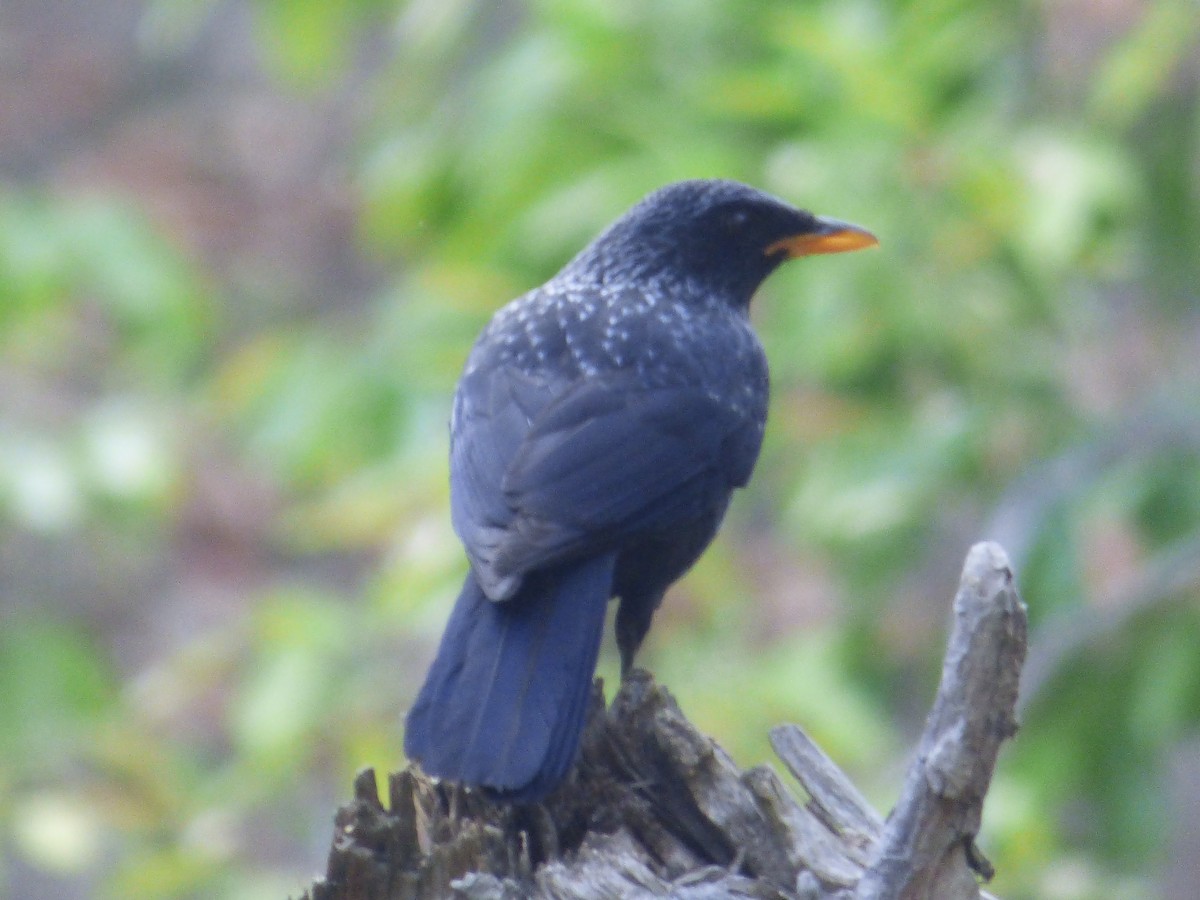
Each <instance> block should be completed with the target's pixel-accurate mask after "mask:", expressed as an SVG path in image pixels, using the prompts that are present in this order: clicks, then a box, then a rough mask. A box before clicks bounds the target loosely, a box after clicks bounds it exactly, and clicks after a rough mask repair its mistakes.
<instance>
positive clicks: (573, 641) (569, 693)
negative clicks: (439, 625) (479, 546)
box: [404, 554, 615, 802]
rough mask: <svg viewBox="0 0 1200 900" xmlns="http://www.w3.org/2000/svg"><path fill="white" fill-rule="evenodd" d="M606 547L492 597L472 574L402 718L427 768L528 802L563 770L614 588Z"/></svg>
mask: <svg viewBox="0 0 1200 900" xmlns="http://www.w3.org/2000/svg"><path fill="white" fill-rule="evenodd" d="M614 565H615V557H614V556H613V555H612V554H609V555H605V556H602V557H599V558H596V559H591V560H586V561H584V562H580V563H577V564H574V565H571V566H568V567H566V568H564V569H563V570H562V571H561V572H557V573H554V574H553V575H551V574H549V573H547V574H545V575H539V576H534V577H533V578H530V579H528V580H527V582H526V584H525V585H524V586H522V588H521V590H519V591H518V592H517V594H516V595H515V596H513V597H511V598H510V599H508V600H505V601H503V602H500V603H496V602H493V601H491V600H489V599H488V598H487V596H486V595H485V594H484V593H483V590H482V589H481V588H480V587H479V584H478V582H477V581H476V580H475V576H474V575H473V574H468V575H467V580H466V583H465V584H464V585H463V589H462V593H461V594H459V597H458V602H457V603H456V604H455V606H454V611H453V612H452V613H451V614H450V621H449V622H448V623H447V624H446V631H445V633H444V634H443V635H442V642H441V646H440V647H439V648H438V652H437V657H436V658H435V659H434V661H433V665H432V666H430V669H429V674H428V675H426V676H425V684H424V686H423V687H422V688H421V692H420V694H419V695H418V696H417V701H416V703H415V704H414V705H413V707H412V709H411V710H410V711H409V713H408V719H407V721H406V724H405V734H404V751H405V753H407V754H408V756H409V757H410V758H411V759H416V760H418V761H420V763H421V767H422V768H423V769H424V770H425V771H426V772H428V773H429V774H430V775H437V776H440V777H442V778H448V779H451V780H454V781H461V782H465V783H467V784H472V785H478V786H483V787H487V788H490V789H491V790H493V791H495V792H496V793H498V794H500V795H502V796H504V797H505V798H506V799H509V800H511V801H513V802H532V801H534V800H537V799H539V798H540V797H541V796H543V795H544V794H546V793H547V792H548V791H549V790H550V789H551V788H553V787H554V786H555V785H556V784H558V783H559V782H560V781H561V780H562V779H563V777H564V776H565V775H566V774H567V772H568V771H569V770H570V768H571V765H572V763H574V761H575V752H576V750H577V749H578V747H579V736H580V732H581V731H582V730H583V721H584V714H585V713H586V711H587V702H588V696H589V693H590V687H591V681H592V675H593V674H594V673H595V671H596V657H597V655H598V653H599V650H600V640H601V637H602V636H603V633H604V613H605V609H606V607H607V606H608V600H609V598H610V597H611V596H612V581H613V567H614Z"/></svg>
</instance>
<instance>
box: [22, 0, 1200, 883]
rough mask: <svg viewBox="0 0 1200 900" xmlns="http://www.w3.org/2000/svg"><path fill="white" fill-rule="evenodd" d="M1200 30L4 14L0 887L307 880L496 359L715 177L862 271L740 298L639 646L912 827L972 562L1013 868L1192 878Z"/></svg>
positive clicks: (549, 12)
mask: <svg viewBox="0 0 1200 900" xmlns="http://www.w3.org/2000/svg"><path fill="white" fill-rule="evenodd" d="M1198 49H1200V15H1197V9H1196V6H1195V3H1194V0H1105V2H1102V3H1097V2H1094V0H1027V2H1001V0H890V2H884V0H821V2H805V3H798V2H785V0H736V2H735V0H711V2H705V3H693V2H682V0H662V2H645V0H636V2H635V0H497V2H491V3H471V2H467V0H409V2H403V0H391V2H386V0H352V2H346V3H340V4H333V3H323V2H319V0H187V2H181V0H150V2H147V0H61V2H58V3H54V4H47V3H43V2H39V0H6V2H5V3H4V5H3V6H2V7H0V72H2V73H3V77H2V78H0V623H2V628H0V895H3V896H11V897H14V898H18V897H19V898H25V897H39V898H40V897H47V898H49V897H54V898H82V897H121V898H125V897H146V898H177V897H180V898H182V897H227V898H261V897H271V896H279V897H282V896H284V895H286V894H288V893H289V892H290V893H291V894H293V895H295V894H298V893H300V891H301V890H302V889H303V888H304V887H305V886H306V884H307V882H308V881H309V880H310V879H311V878H312V877H314V876H315V875H316V874H318V873H319V872H321V871H322V870H323V868H324V858H325V852H326V848H327V844H328V840H329V837H330V833H331V817H332V813H333V811H334V809H335V807H336V805H337V804H338V803H339V802H340V801H342V800H344V799H346V798H348V796H349V791H350V779H351V776H352V774H353V772H354V771H355V770H356V769H357V768H358V767H360V766H363V765H367V764H370V765H373V766H375V767H376V768H377V769H378V770H379V771H380V772H386V771H388V770H390V769H394V768H397V767H399V766H401V765H402V764H403V762H404V760H403V757H402V754H401V750H400V747H401V716H402V713H403V711H404V710H405V709H406V707H407V705H408V703H409V702H410V701H411V698H412V696H413V694H414V691H415V689H416V687H417V686H418V683H419V679H420V677H421V675H422V674H423V669H424V666H425V664H426V663H427V661H428V660H429V658H430V656H431V654H432V649H433V642H434V641H435V640H436V638H437V636H438V634H439V633H440V628H441V625H442V622H443V620H444V617H445V615H446V613H447V611H448V609H449V604H450V602H451V600H452V598H453V596H454V594H455V592H456V589H457V586H458V583H459V580H460V578H461V576H462V573H463V570H464V562H463V558H462V555H461V553H460V550H459V548H458V545H457V542H456V541H455V539H454V536H453V534H452V532H451V530H450V527H449V521H448V512H447V486H446V461H445V454H446V427H445V426H446V420H447V416H448V409H449V398H450V394H451V391H452V390H453V385H454V382H455V379H456V377H457V374H458V370H459V367H460V365H461V363H462V360H463V359H464V357H465V355H466V352H467V349H468V347H469V345H470V342H471V340H472V338H473V336H474V334H475V332H476V331H477V329H479V328H480V327H481V326H482V324H483V323H484V322H485V321H486V319H487V318H488V316H489V315H490V314H491V312H492V311H493V310H495V309H496V308H497V307H498V306H499V305H501V304H502V303H503V302H505V301H506V300H508V299H509V298H511V297H513V296H515V295H517V294H519V293H521V292H522V291H524V290H525V289H527V288H529V287H531V286H533V285H535V284H537V283H539V282H540V281H542V280H543V279H545V278H546V277H547V276H549V275H550V274H551V273H553V272H554V271H555V270H556V269H557V268H558V267H559V266H560V265H561V264H562V263H563V262H564V261H565V260H566V259H567V258H569V257H570V256H571V255H572V254H573V253H574V252H575V251H576V250H577V249H578V248H579V247H580V246H581V245H582V244H583V243H585V242H586V241H587V240H588V239H589V238H590V237H591V236H592V235H593V234H594V233H595V232H597V231H598V230H599V229H600V228H601V227H602V226H603V225H604V224H605V223H607V222H608V221H609V220H610V219H611V218H613V217H614V216H615V215H616V214H618V213H619V212H620V211H622V210H623V209H624V208H625V207H627V206H628V205H629V204H631V203H632V202H633V201H635V200H636V199H638V198H639V197H640V196H641V195H642V194H643V193H645V192H647V191H649V190H651V189H653V188H655V187H657V186H659V185H661V184H663V183H665V182H668V181H673V180H676V179H680V178H685V177H697V176H723V177H732V178H738V179H742V180H744V181H747V182H750V183H752V184H754V185H757V186H760V187H762V188H764V189H767V190H769V191H772V192H774V193H776V194H779V195H781V196H783V197H785V198H788V199H789V200H792V201H794V202H796V203H797V204H799V205H802V206H806V207H808V208H811V209H814V210H816V211H819V212H823V213H826V214H830V215H835V216H838V217H842V218H846V219H850V220H852V221H857V222H861V223H862V224H864V225H867V226H869V227H871V228H873V229H874V230H875V231H876V232H877V233H878V234H879V235H880V237H881V239H882V248H881V249H880V250H879V251H876V252H872V253H869V254H856V255H854V256H852V257H841V258H825V259H814V260H809V261H807V262H804V263H800V264H796V265H793V266H790V267H787V268H785V269H784V270H783V271H781V272H780V273H779V274H778V275H777V276H775V277H774V278H773V279H772V280H771V281H770V283H769V284H768V285H767V287H766V288H765V289H764V290H763V292H762V293H761V295H760V297H759V299H758V301H757V303H756V310H755V315H756V319H757V322H758V324H759V327H760V330H761V333H762V334H763V337H764V340H765V342H766V343H767V345H768V352H769V355H770V357H771V361H772V366H773V371H774V400H773V409H772V418H771V422H770V425H769V428H768V435H767V443H766V447H765V451H764V454H763V457H762V460H761V463H760V465H759V469H758V472H757V475H756V479H755V481H754V483H753V484H752V485H751V487H750V488H749V489H748V490H746V491H745V492H743V493H742V495H740V496H739V498H738V499H737V501H736V502H735V505H734V508H733V510H732V511H731V513H730V516H729V520H728V522H727V525H726V527H725V529H724V532H723V534H722V537H721V538H720V539H719V541H718V543H717V544H716V545H715V546H714V547H713V548H712V550H711V551H710V552H709V554H708V555H707V556H706V557H705V559H704V560H703V561H702V562H701V563H700V564H699V566H698V567H697V569H696V570H695V571H694V572H693V573H692V574H691V575H690V576H689V577H688V578H687V579H686V580H685V581H684V582H683V583H682V584H681V585H679V586H678V587H677V588H676V589H675V590H674V592H673V593H672V595H671V596H670V597H669V599H668V602H667V603H666V605H665V607H664V609H663V610H662V611H661V612H660V614H659V621H658V623H657V627H656V628H655V630H654V631H653V632H652V633H651V636H650V639H649V641H648V644H647V647H646V648H645V651H644V655H643V657H642V662H643V663H644V664H645V665H647V666H648V667H649V668H651V669H652V670H654V671H655V672H656V673H657V674H658V676H659V677H660V678H662V679H663V680H664V681H666V683H667V684H669V685H670V686H671V687H672V688H673V689H674V690H675V691H676V692H677V694H678V696H679V698H680V700H681V703H682V705H683V707H684V709H685V711H686V712H687V713H688V714H689V715H690V716H691V717H692V718H693V719H694V720H695V721H697V722H698V723H699V724H700V725H701V727H703V728H705V729H706V730H708V731H709V732H710V733H711V734H713V735H714V736H715V737H717V738H718V739H719V740H720V741H721V742H722V743H723V744H724V745H726V746H727V747H729V748H730V749H731V750H732V752H734V753H735V755H736V756H737V758H738V760H739V762H740V763H742V764H744V765H750V764H754V763H758V762H760V761H762V760H765V759H767V758H769V755H770V754H769V749H768V747H767V744H766V740H765V734H766V730H767V728H769V727H770V726H771V725H773V724H775V723H777V722H780V721H785V720H793V721H798V722H800V723H802V724H803V725H804V726H805V727H806V728H807V729H809V730H810V732H811V733H812V734H813V735H814V736H815V737H816V738H817V740H818V741H819V742H820V743H821V744H822V745H823V746H824V747H825V748H826V750H827V751H828V752H830V754H831V755H832V756H833V757H834V758H835V759H837V760H838V761H839V762H840V763H842V764H843V765H844V766H845V767H846V768H847V769H848V770H849V771H850V772H851V773H852V775H853V776H854V777H855V779H856V780H857V781H858V782H859V783H860V784H861V785H862V786H863V787H864V789H865V790H866V791H867V792H868V793H869V794H870V795H871V796H872V797H873V798H874V799H875V801H876V802H877V804H878V805H879V806H880V807H881V808H883V809H887V808H888V807H889V806H890V804H891V801H892V799H893V798H894V796H895V792H896V789H897V786H898V782H899V778H900V776H901V774H902V772H903V768H904V762H905V758H906V754H907V753H908V752H909V750H910V748H911V746H912V740H913V738H914V736H915V735H916V734H917V733H919V730H920V727H921V724H922V718H923V715H924V713H925V711H926V709H927V705H928V703H929V700H930V698H931V696H932V691H933V687H934V685H935V683H936V677H937V674H938V668H939V665H940V659H941V652H942V642H943V639H944V635H945V627H946V620H947V613H948V605H949V601H950V598H951V596H952V592H953V589H954V587H955V585H956V583H957V577H958V570H959V566H960V565H961V561H962V558H963V556H964V554H965V552H966V550H967V548H968V547H969V545H970V544H971V543H972V542H974V541H975V540H977V539H981V538H985V537H991V538H996V539H998V540H1000V541H1002V542H1003V543H1004V545H1005V546H1006V547H1007V549H1008V551H1009V552H1010V554H1011V556H1012V558H1013V561H1014V565H1015V568H1016V570H1017V573H1018V577H1019V580H1020V583H1021V585H1022V588H1023V592H1024V594H1025V597H1026V600H1027V601H1028V603H1029V607H1030V614H1031V617H1032V621H1033V625H1034V631H1033V642H1034V643H1033V650H1032V656H1031V659H1030V664H1029V668H1028V670H1027V677H1026V680H1025V685H1024V687H1025V701H1024V702H1025V710H1024V728H1023V730H1022V732H1021V734H1020V736H1019V737H1018V738H1017V740H1016V741H1015V742H1013V743H1012V744H1011V745H1010V746H1009V747H1008V748H1007V750H1006V752H1005V753H1004V755H1003V758H1002V764H1001V769H1000V771H999V772H998V774H997V778H996V783H995V786H994V788H993V791H992V795H991V797H990V799H989V804H988V807H987V811H986V821H985V830H984V833H983V835H982V837H981V844H982V846H983V848H984V850H985V852H987V853H988V854H989V855H990V856H991V858H992V859H993V861H994V862H995V863H996V866H997V868H998V870H999V876H998V877H997V880H996V882H995V885H994V887H995V890H996V892H997V893H998V894H1000V895H1001V896H1005V897H1009V898H1020V897H1029V898H1050V900H1082V898H1140V897H1151V896H1166V897H1193V896H1195V894H1194V889H1195V888H1194V886H1195V885H1196V884H1197V883H1200V862H1198V860H1200V812H1198V810H1200V727H1198V725H1200V652H1198V647H1200V604H1198V603H1197V599H1198V589H1200V412H1198V410H1200V406H1198V402H1197V395H1198V392H1200V313H1198V304H1197V300H1198V287H1197V286H1198V285H1200V252H1198V251H1200V215H1198V213H1197V209H1198V205H1200V53H1198ZM602 671H603V673H604V674H606V675H607V676H608V678H609V680H610V683H611V681H612V678H613V676H614V674H615V664H614V661H613V658H612V656H611V648H606V656H605V660H604V662H603V664H602Z"/></svg>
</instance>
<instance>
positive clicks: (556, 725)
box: [404, 179, 878, 804]
mask: <svg viewBox="0 0 1200 900" xmlns="http://www.w3.org/2000/svg"><path fill="white" fill-rule="evenodd" d="M877 243H878V241H877V239H876V238H875V236H874V235H873V234H872V233H871V232H869V231H867V230H866V229H864V228H861V227H859V226H857V225H852V224H849V223H847V222H842V221H839V220H837V219H832V218H826V217H822V216H817V215H814V214H812V213H810V212H807V211H804V210H802V209H798V208H795V207H793V206H792V205H790V204H788V203H786V202H785V201H783V200H780V199H778V198H776V197H774V196H771V195H769V194H767V193H764V192H762V191H759V190H757V189H755V188H752V187H750V186H747V185H745V184H742V183H739V182H736V181H730V180H722V179H704V180H689V181H680V182H676V183H673V184H669V185H667V186H665V187H662V188H660V189H658V190H657V191H654V192H653V193H651V194H649V195H648V196H646V197H645V198H644V199H643V200H641V201H640V202H639V203H637V204H636V205H635V206H633V207H632V208H631V209H629V210H628V211H627V212H626V213H625V214H624V215H622V216H620V217H619V218H618V219H617V220H616V221H615V222H613V223H612V224H611V225H610V226H609V227H608V228H607V229H605V230H604V231H603V232H602V233H601V234H600V235H599V236H598V237H597V238H596V239H595V240H593V241H592V242H591V243H590V244H589V245H588V246H587V247H585V248H584V249H583V250H582V251H581V252H580V253H579V254H578V255H577V256H575V257H574V259H572V260H571V261H570V262H568V263H567V264H566V265H565V266H564V267H563V268H562V270H561V271H559V272H558V274H556V275H555V276H553V277H552V278H551V279H550V280H549V281H547V282H546V283H545V284H543V285H542V286H541V287H538V288H535V289H533V290H531V291H529V292H528V293H526V294H524V295H523V296H521V297H518V298H517V299H515V300H513V301H512V302H510V303H508V304H507V305H506V306H504V307H502V308H501V309H500V310H499V311H498V312H497V313H496V314H495V315H494V316H493V317H492V319H491V321H490V322H489V323H488V324H487V326H486V327H485V328H484V330H483V331H482V332H481V334H480V335H479V337H478V339H477V340H476V342H475V344H474V346H473V347H472V349H471V351H470V353H469V356H468V358H467V361H466V365H465V367H464V369H463V372H462V376H461V378H460V380H459V383H458V387H457V390H456V392H455V395H454V401H453V407H452V412H451V416H450V515H451V521H452V524H453V526H454V530H455V532H456V533H457V535H458V537H459V539H460V540H461V541H462V544H463V546H464V548H465V550H466V555H467V558H468V560H469V563H470V569H469V571H468V573H467V575H466V578H465V581H464V583H463V586H462V591H461V593H460V594H459V597H458V600H457V602H456V603H455V605H454V608H453V610H452V611H451V613H450V617H449V620H448V622H447V624H446V627H445V630H444V633H443V635H442V639H441V642H440V644H439V647H438V650H437V653H436V656H435V658H434V660H433V662H432V664H431V665H430V667H429V670H428V673H427V675H426V678H425V681H424V684H423V686H422V687H421V689H420V691H419V692H418V694H417V698H416V700H415V701H414V703H413V705H412V707H411V709H410V710H409V712H408V715H407V717H406V721H405V733H404V748H405V753H406V755H407V756H408V758H409V759H410V760H415V761H416V762H418V763H419V764H420V766H421V768H422V770H424V772H425V773H426V774H427V775H430V776H434V777H436V778H440V779H442V780H446V781H451V782H458V783H461V784H464V785H467V786H471V787H475V788H480V789H482V790H483V791H485V792H486V793H487V795H488V796H491V797H493V798H495V799H497V800H501V801H506V802H509V803H513V804H531V803H536V802H538V801H540V800H542V799H543V798H545V797H546V795H547V794H549V793H550V792H551V791H552V790H553V789H554V788H555V787H557V786H558V785H559V784H561V783H562V782H563V781H564V780H565V779H566V777H567V775H568V773H569V771H570V769H571V767H572V765H573V764H574V761H575V757H576V755H577V752H578V747H579V742H580V735H581V732H582V729H583V723H584V717H585V712H586V708H587V704H588V699H589V695H590V688H591V682H592V677H593V675H594V674H595V669H596V663H597V659H598V654H599V650H600V645H601V643H602V639H603V633H604V623H605V614H606V610H607V607H608V605H609V602H610V600H614V599H616V600H617V601H618V604H619V605H618V607H617V614H616V617H615V631H616V642H617V648H618V650H619V654H620V662H621V673H622V677H624V676H625V675H627V674H628V672H629V671H630V670H631V669H632V667H633V662H634V657H635V655H636V653H637V650H638V648H639V646H640V645H641V643H642V641H643V639H644V638H645V636H646V633H647V631H648V630H649V628H650V624H651V620H652V618H653V616H654V613H655V611H656V610H657V609H658V607H659V604H660V603H661V602H662V599H663V595H664V594H665V592H666V590H667V588H668V587H670V585H671V584H673V583H674V582H675V581H676V580H677V579H679V578H680V577H681V576H682V575H683V574H684V573H685V572H686V571H687V570H688V569H689V568H690V567H691V566H692V564H693V563H694V562H695V561H696V560H697V559H698V558H699V556H700V555H701V554H702V553H703V551H704V550H705V548H706V547H707V546H708V544H709V542H710V541H712V539H713V537H714V536H715V535H716V533H717V530H718V527H719V526H720V524H721V521H722V519H723V517H724V515H725V512H726V509H727V507H728V505H729V501H730V497H731V495H732V493H733V491H734V490H736V489H737V488H740V487H743V486H744V485H746V483H747V482H748V481H749V479H750V475H751V472H752V471H753V469H754V466H755V462H756V460H757V458H758V454H759V449H760V447H761V445H762V439H763V432H764V428H765V426H766V420H767V403H768V394H769V385H768V380H769V379H768V369H767V360H766V355H765V353H764V351H763V348H762V345H761V343H760V341H759V339H758V337H757V335H756V334H755V331H754V329H753V327H752V326H751V322H750V318H749V308H750V301H751V298H752V296H753V295H754V293H755V292H756V290H757V289H758V287H759V285H760V284H761V283H762V282H763V280H764V279H766V277H767V276H768V275H770V274H771V273H772V272H773V271H774V270H775V269H776V268H778V267H779V265H780V264H782V263H783V262H784V261H786V260H789V259H794V258H798V257H802V256H809V255H813V254H823V253H839V252H844V251H850V250H858V249H861V248H866V247H870V246H874V245H876V244H877Z"/></svg>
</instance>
